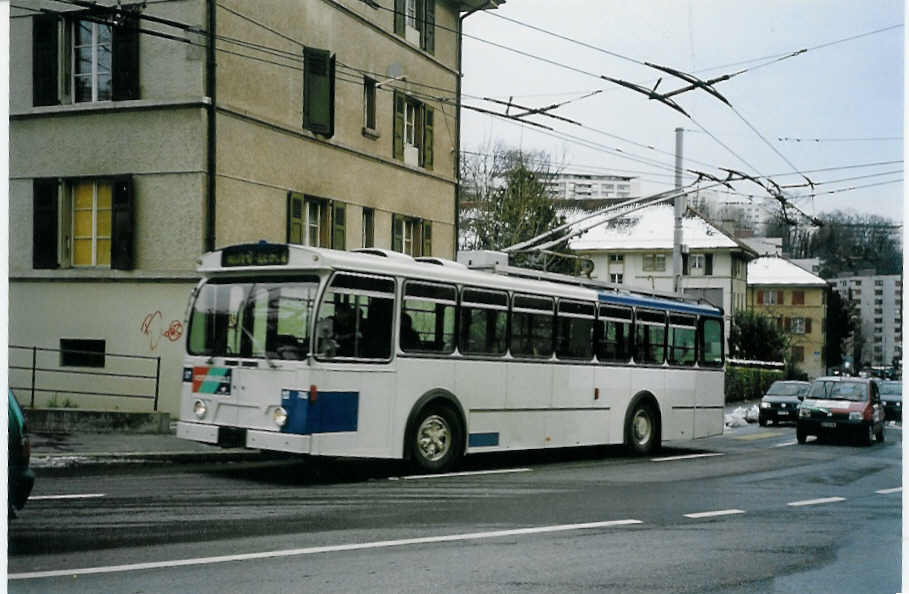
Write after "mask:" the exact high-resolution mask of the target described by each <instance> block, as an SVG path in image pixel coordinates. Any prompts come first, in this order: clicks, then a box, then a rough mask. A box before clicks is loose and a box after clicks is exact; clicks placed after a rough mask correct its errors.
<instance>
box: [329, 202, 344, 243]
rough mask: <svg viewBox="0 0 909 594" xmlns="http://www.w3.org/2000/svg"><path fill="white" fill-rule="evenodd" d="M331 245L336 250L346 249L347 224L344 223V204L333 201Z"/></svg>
mask: <svg viewBox="0 0 909 594" xmlns="http://www.w3.org/2000/svg"><path fill="white" fill-rule="evenodd" d="M331 219H332V227H331V229H332V231H331V247H333V248H334V249H336V250H344V249H347V248H346V247H345V245H346V239H347V226H346V225H345V223H344V205H343V204H338V203H335V205H334V212H333V214H332V217H331Z"/></svg>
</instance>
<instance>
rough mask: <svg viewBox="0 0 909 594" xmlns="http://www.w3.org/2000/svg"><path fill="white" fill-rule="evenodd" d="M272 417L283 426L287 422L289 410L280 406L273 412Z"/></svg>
mask: <svg viewBox="0 0 909 594" xmlns="http://www.w3.org/2000/svg"><path fill="white" fill-rule="evenodd" d="M271 418H272V420H273V421H274V422H275V425H277V426H278V427H283V426H284V425H285V424H287V411H286V410H284V407H282V406H279V407H278V408H276V409H275V412H273V413H272V415H271Z"/></svg>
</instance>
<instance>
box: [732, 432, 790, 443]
mask: <svg viewBox="0 0 909 594" xmlns="http://www.w3.org/2000/svg"><path fill="white" fill-rule="evenodd" d="M780 435H783V434H782V433H779V432H773V433H752V434H751V435H743V436H741V437H733V438H732V439H738V440H739V441H755V440H757V439H770V438H771V437H779V436H780Z"/></svg>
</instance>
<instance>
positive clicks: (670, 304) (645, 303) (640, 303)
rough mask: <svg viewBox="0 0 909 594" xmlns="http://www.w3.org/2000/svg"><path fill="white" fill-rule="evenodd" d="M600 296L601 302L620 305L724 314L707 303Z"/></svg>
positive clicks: (603, 294)
mask: <svg viewBox="0 0 909 594" xmlns="http://www.w3.org/2000/svg"><path fill="white" fill-rule="evenodd" d="M599 298H600V302H601V303H615V304H619V305H628V306H634V307H650V308H656V309H665V310H668V311H677V312H680V313H689V314H700V315H708V316H720V315H722V310H721V309H719V308H716V307H709V306H706V305H691V304H688V303H679V302H676V301H669V300H668V299H656V298H648V297H631V296H628V295H612V294H610V293H600V294H599Z"/></svg>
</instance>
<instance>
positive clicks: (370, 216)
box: [360, 208, 376, 248]
mask: <svg viewBox="0 0 909 594" xmlns="http://www.w3.org/2000/svg"><path fill="white" fill-rule="evenodd" d="M375 230H376V211H374V210H373V209H371V208H364V209H363V222H362V226H361V227H360V245H361V246H362V247H365V248H370V247H373V246H375V245H376V238H375Z"/></svg>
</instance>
